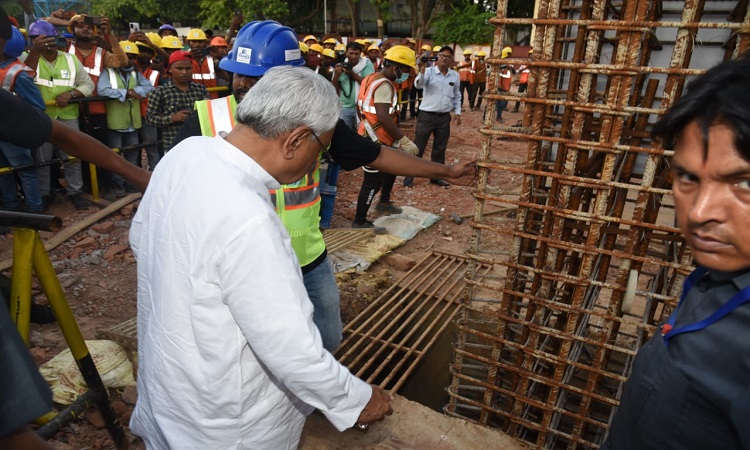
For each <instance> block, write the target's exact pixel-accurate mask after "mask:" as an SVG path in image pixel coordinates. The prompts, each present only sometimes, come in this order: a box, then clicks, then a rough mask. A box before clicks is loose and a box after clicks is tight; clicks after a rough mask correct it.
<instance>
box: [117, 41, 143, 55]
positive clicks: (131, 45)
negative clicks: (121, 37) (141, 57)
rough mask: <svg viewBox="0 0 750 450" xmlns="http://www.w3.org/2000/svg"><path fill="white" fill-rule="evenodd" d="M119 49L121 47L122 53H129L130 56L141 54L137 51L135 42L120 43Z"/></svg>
mask: <svg viewBox="0 0 750 450" xmlns="http://www.w3.org/2000/svg"><path fill="white" fill-rule="evenodd" d="M120 47H122V51H124V52H125V53H130V54H131V55H137V54H139V53H140V52H141V51H140V50H138V46H137V45H135V42H130V41H120Z"/></svg>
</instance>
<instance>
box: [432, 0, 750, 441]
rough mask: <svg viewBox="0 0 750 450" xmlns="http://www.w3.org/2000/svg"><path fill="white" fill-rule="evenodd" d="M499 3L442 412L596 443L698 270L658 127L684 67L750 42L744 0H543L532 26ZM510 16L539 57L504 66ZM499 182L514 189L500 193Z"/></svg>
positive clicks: (706, 63)
mask: <svg viewBox="0 0 750 450" xmlns="http://www.w3.org/2000/svg"><path fill="white" fill-rule="evenodd" d="M507 3H508V2H507V0H499V1H498V8H497V16H496V18H494V19H492V20H491V23H492V24H493V25H494V26H495V35H494V42H493V50H492V56H491V58H489V59H488V60H487V62H488V64H489V66H490V67H491V72H490V74H491V75H490V76H489V77H488V81H487V94H486V95H485V97H486V98H487V99H488V100H489V104H488V105H487V112H488V113H487V114H486V118H485V123H484V126H483V128H482V129H481V130H480V131H481V133H482V134H483V135H484V139H483V144H482V148H481V153H480V157H479V166H480V180H479V188H478V190H477V192H476V194H475V197H476V201H475V210H474V211H475V212H474V218H473V221H472V226H473V228H474V231H473V233H474V234H473V243H472V247H471V249H470V250H469V252H468V258H469V270H468V275H467V284H468V286H469V287H468V293H469V295H468V298H469V300H468V303H467V304H466V305H465V307H464V308H462V310H461V313H460V315H459V318H458V319H457V325H458V328H459V338H458V341H457V343H456V344H455V346H454V351H455V356H454V360H453V364H452V366H451V373H452V384H451V385H450V386H449V388H448V391H449V396H450V402H449V403H448V405H446V407H445V411H446V413H447V414H449V415H453V416H458V417H462V418H465V419H468V420H471V421H474V422H477V423H480V424H483V425H487V426H491V427H496V428H499V429H502V430H504V431H505V432H507V433H509V434H511V435H512V436H517V437H520V438H522V439H525V440H527V441H530V442H532V443H533V444H535V445H536V446H538V447H540V448H555V449H557V448H571V449H573V448H597V447H598V446H599V445H600V444H601V443H602V441H603V439H604V437H605V435H606V430H607V427H608V425H609V423H610V421H611V419H612V416H613V414H614V411H615V408H616V406H617V405H618V404H619V399H620V395H621V392H622V387H623V384H624V381H625V380H626V379H627V377H628V375H629V373H630V369H631V366H632V362H633V358H634V356H635V354H636V352H637V351H638V349H639V348H640V347H641V346H642V345H643V344H644V343H645V342H646V340H647V339H648V338H649V337H650V336H651V335H652V333H653V332H654V330H655V326H656V325H657V324H658V323H659V322H660V321H662V320H663V319H664V318H666V317H667V316H668V315H669V314H670V313H671V311H672V310H673V308H674V306H675V304H676V297H677V295H678V294H679V292H680V289H681V287H682V282H683V280H684V278H685V276H686V275H687V274H688V273H689V272H690V271H691V270H692V266H691V255H690V252H689V249H688V248H687V247H686V246H685V245H684V242H683V240H682V238H681V236H680V233H679V230H678V229H677V228H676V227H675V225H674V214H673V213H674V210H673V201H672V197H671V190H670V185H671V175H670V172H669V156H670V154H671V153H670V152H669V151H667V150H663V149H662V148H661V147H660V146H659V145H658V144H657V143H655V142H652V140H651V138H650V134H649V130H650V126H651V125H652V124H653V123H655V122H656V120H657V118H658V117H659V115H660V114H661V113H663V112H664V111H665V110H666V109H667V108H669V107H670V105H672V104H673V103H674V101H675V100H677V99H678V98H679V97H680V95H681V93H682V90H683V87H684V86H685V85H686V82H689V79H690V78H691V77H693V76H695V75H698V74H700V73H702V72H704V71H705V69H708V68H709V67H711V66H713V65H715V64H718V63H720V62H721V61H723V60H727V59H732V58H735V57H737V56H738V55H741V54H743V53H744V52H745V51H747V49H748V42H750V41H749V38H750V28H749V25H750V16H748V7H747V5H748V1H747V0H741V1H719V0H714V1H711V0H688V1H658V0H626V1H622V2H616V1H611V0H540V2H539V5H538V11H537V13H536V18H535V19H512V18H507V15H506V12H507ZM509 24H532V25H533V26H534V27H535V33H534V35H533V40H532V45H533V49H534V55H533V58H532V60H531V61H530V62H529V61H526V60H521V59H513V58H511V59H502V60H501V58H500V54H501V50H502V48H503V47H504V45H505V40H504V27H505V26H506V25H509ZM522 63H528V65H530V66H531V76H530V79H529V84H528V91H527V92H526V95H525V96H519V95H518V94H513V93H499V92H498V91H497V86H498V78H497V75H498V73H499V72H498V69H499V65H501V64H514V65H518V64H522ZM499 99H505V100H509V101H511V102H513V101H515V100H520V101H521V102H522V104H524V108H525V109H524V111H525V112H524V118H523V121H522V123H520V124H518V126H505V125H503V124H499V123H497V122H496V121H495V117H494V114H493V113H490V111H494V109H495V108H494V102H495V101H496V100H499ZM498 138H499V139H513V140H522V141H526V142H527V143H528V153H527V156H526V159H525V161H508V160H507V156H506V155H504V154H503V147H504V145H503V141H499V140H498ZM507 177H514V178H516V179H518V180H520V189H516V190H507V189H503V188H502V187H501V185H502V184H503V183H502V181H503V180H505V181H506V183H505V184H506V185H507ZM517 184H518V183H517ZM498 208H501V209H503V208H504V209H505V211H503V212H502V213H501V214H497V213H496V212H497V211H498ZM489 212H491V213H492V214H488V213H489ZM486 264H489V265H492V266H493V267H494V268H495V269H494V270H493V271H490V272H487V271H479V270H476V268H478V267H479V266H480V265H486Z"/></svg>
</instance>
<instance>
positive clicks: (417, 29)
mask: <svg viewBox="0 0 750 450" xmlns="http://www.w3.org/2000/svg"><path fill="white" fill-rule="evenodd" d="M448 4H450V0H409V9H410V10H411V35H412V37H414V39H422V38H424V36H425V34H427V32H428V31H429V30H430V27H431V26H432V21H433V20H435V17H437V16H438V15H439V14H440V13H441V12H442V11H443V10H444V9H445V8H446V7H447V5H448Z"/></svg>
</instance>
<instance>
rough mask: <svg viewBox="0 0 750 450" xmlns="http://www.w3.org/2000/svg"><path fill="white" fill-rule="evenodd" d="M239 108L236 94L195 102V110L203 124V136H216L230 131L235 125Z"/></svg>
mask: <svg viewBox="0 0 750 450" xmlns="http://www.w3.org/2000/svg"><path fill="white" fill-rule="evenodd" d="M236 109H237V101H236V100H235V98H234V95H229V96H227V97H221V98H216V99H213V100H201V101H199V102H195V110H196V112H197V113H198V120H199V122H200V125H201V134H202V135H203V136H216V135H217V134H219V133H221V132H225V133H229V132H230V131H232V128H234V126H235V121H234V113H235V110H236Z"/></svg>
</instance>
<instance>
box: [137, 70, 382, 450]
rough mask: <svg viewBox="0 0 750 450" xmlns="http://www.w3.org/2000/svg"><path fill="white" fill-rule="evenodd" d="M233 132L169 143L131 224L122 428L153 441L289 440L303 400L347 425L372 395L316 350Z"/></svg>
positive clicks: (281, 238)
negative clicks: (125, 421)
mask: <svg viewBox="0 0 750 450" xmlns="http://www.w3.org/2000/svg"><path fill="white" fill-rule="evenodd" d="M295 70H304V69H295ZM332 95H333V94H332ZM334 98H335V97H334ZM238 115H239V113H238ZM233 133H236V132H235V131H233ZM331 135H332V134H331ZM229 139H230V137H229V136H228V137H227V140H225V139H224V138H222V137H218V136H217V137H214V138H208V137H195V138H190V139H188V140H186V141H184V142H183V143H181V144H180V145H178V146H177V147H175V148H174V149H172V150H171V151H170V152H169V154H168V155H166V156H165V158H164V159H162V161H161V162H160V163H159V166H158V167H157V168H156V171H155V172H154V176H153V177H152V179H151V182H150V184H149V187H148V190H147V192H146V195H145V196H144V198H143V201H142V202H141V204H140V207H139V208H138V212H137V214H136V216H135V218H134V219H133V224H132V228H131V231H130V242H131V246H132V247H133V251H134V253H135V255H136V258H137V262H138V352H139V362H140V365H139V372H138V402H137V404H136V407H135V410H134V412H133V416H132V419H131V423H130V426H131V429H132V431H133V432H134V433H136V434H137V435H139V436H141V437H143V438H144V440H145V441H146V445H147V447H148V448H149V449H168V448H172V449H179V450H183V449H259V448H271V449H285V448H296V446H297V444H298V442H299V438H300V434H301V432H302V426H303V424H304V420H305V416H306V415H307V414H309V413H310V412H311V410H312V409H313V408H317V409H319V410H320V411H321V412H323V414H325V415H326V417H327V418H328V419H329V420H330V421H331V423H333V425H334V426H336V427H337V428H338V429H339V430H343V429H346V428H349V427H351V426H353V425H354V423H355V422H356V421H357V420H358V417H359V416H360V413H361V412H362V410H363V408H365V406H366V405H367V404H368V401H369V400H370V397H371V395H373V394H372V393H373V389H372V388H371V387H370V386H369V385H368V384H366V383H365V382H363V381H361V380H359V379H357V378H356V377H354V376H353V375H351V374H350V373H349V371H348V370H347V369H346V368H344V367H343V366H341V365H340V364H338V362H336V360H335V359H334V358H333V356H332V355H331V354H330V353H328V352H327V351H325V350H324V349H323V346H322V342H321V338H320V334H319V333H318V331H317V328H316V327H315V325H314V324H313V321H312V309H313V308H312V304H311V303H310V301H309V299H308V297H307V293H306V291H305V287H304V285H303V283H302V274H301V272H300V269H299V263H298V261H297V258H296V256H295V254H294V252H293V250H292V247H291V244H290V239H289V236H288V235H287V233H286V230H285V228H284V226H283V224H282V223H281V221H280V220H279V217H278V216H277V215H276V213H275V212H274V209H273V206H272V204H271V202H270V196H269V190H274V189H277V188H278V187H279V183H278V182H277V180H276V179H274V177H272V176H271V175H270V174H269V173H268V172H267V171H266V170H264V168H263V167H262V166H261V165H259V164H258V163H257V162H256V161H255V160H254V159H252V158H251V157H248V155H247V154H245V153H243V151H241V150H240V149H238V148H237V147H235V146H234V145H232V144H231V143H230V142H229V141H228V140H229ZM316 139H317V138H316ZM318 148H320V146H318Z"/></svg>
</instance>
